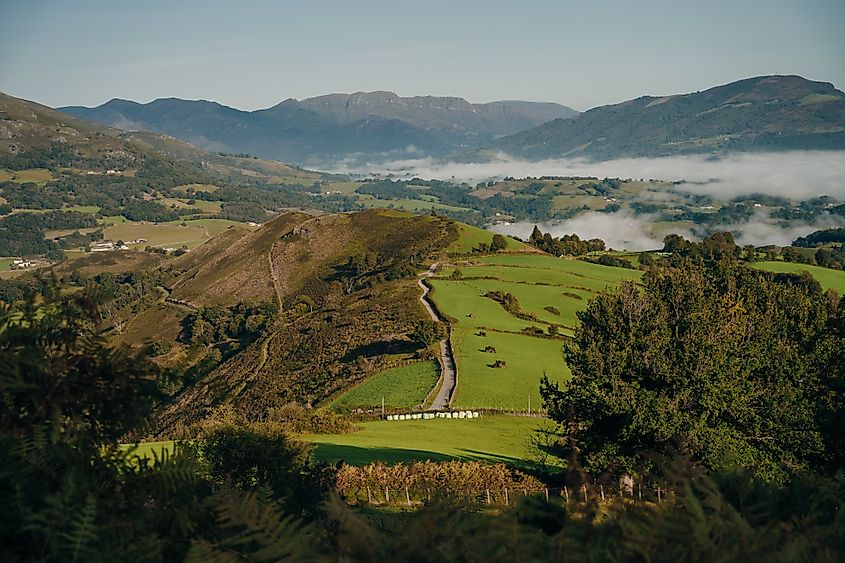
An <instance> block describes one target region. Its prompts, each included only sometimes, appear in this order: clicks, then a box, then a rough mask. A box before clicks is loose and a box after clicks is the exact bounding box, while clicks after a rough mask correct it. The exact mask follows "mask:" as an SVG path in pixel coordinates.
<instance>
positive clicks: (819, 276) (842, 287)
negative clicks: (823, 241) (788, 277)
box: [751, 262, 845, 295]
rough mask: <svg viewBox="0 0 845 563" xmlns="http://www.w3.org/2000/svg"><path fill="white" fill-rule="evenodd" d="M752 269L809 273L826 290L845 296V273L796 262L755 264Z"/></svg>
mask: <svg viewBox="0 0 845 563" xmlns="http://www.w3.org/2000/svg"><path fill="white" fill-rule="evenodd" d="M751 267H753V268H757V269H759V270H766V271H768V272H779V273H785V274H800V273H801V272H808V273H809V274H810V275H812V276H813V277H814V278H816V281H818V282H819V284H821V286H822V287H823V288H824V289H833V290H836V292H837V293H838V294H839V295H845V271H842V270H832V269H830V268H822V267H821V266H811V265H809V264H798V263H795V262H754V263H752V264H751Z"/></svg>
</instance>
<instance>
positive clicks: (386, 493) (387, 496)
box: [384, 487, 390, 503]
mask: <svg viewBox="0 0 845 563" xmlns="http://www.w3.org/2000/svg"><path fill="white" fill-rule="evenodd" d="M384 501H385V502H387V503H389V502H390V489H388V488H387V487H385V488H384Z"/></svg>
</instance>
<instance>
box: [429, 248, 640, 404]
mask: <svg viewBox="0 0 845 563" xmlns="http://www.w3.org/2000/svg"><path fill="white" fill-rule="evenodd" d="M457 267H458V268H459V269H460V270H461V272H462V276H463V277H464V278H468V277H476V278H491V279H460V280H452V279H448V276H449V275H450V274H451V272H452V269H450V268H447V269H445V270H444V271H443V272H441V274H442V275H443V276H446V277H445V278H444V277H441V278H438V279H434V280H432V286H433V287H434V291H433V292H432V294H431V295H432V298H433V299H434V301H435V302H436V303H437V305H438V307H439V308H440V310H441V311H442V312H443V313H444V314H446V315H448V316H449V317H451V318H453V319H455V321H457V323H456V324H455V326H453V330H452V346H453V349H454V352H455V359H456V362H457V364H458V388H457V391H456V393H455V398H454V402H453V404H454V406H455V407H457V408H469V407H471V408H485V407H486V408H496V409H504V410H520V411H524V410H527V408H528V400H529V397H530V400H531V405H532V409H534V410H537V409H540V408H541V407H542V405H541V401H540V396H539V381H540V378H541V377H542V375H543V373H546V374H547V375H548V377H549V379H551V380H552V381H563V380H565V379H566V378H568V377H569V375H570V373H569V370H568V368H567V367H566V365H565V363H564V361H563V356H562V353H561V349H562V345H563V341H562V340H561V339H557V338H555V339H551V338H543V337H538V336H531V335H527V334H523V333H522V332H523V330H524V329H526V328H529V329H539V330H541V331H544V332H546V331H548V327H549V323H553V324H554V325H556V326H557V327H558V331H559V332H560V333H561V334H564V335H566V334H569V335H571V334H572V331H573V330H574V328H575V327H576V326H577V324H578V318H577V316H576V315H577V312H578V311H582V310H584V309H585V308H586V307H587V304H588V302H589V300H590V299H591V298H592V297H593V296H594V295H595V294H596V293H597V292H599V291H603V290H605V289H608V288H614V287H616V286H618V284H619V283H620V281H622V280H626V279H627V280H638V279H639V277H640V275H641V272H640V271H638V270H625V269H621V268H610V267H607V266H599V265H597V264H590V263H587V262H582V261H579V260H566V259H561V258H555V257H553V256H548V255H542V254H529V253H524V254H517V255H501V256H486V257H481V258H475V259H473V258H467V259H466V260H464V261H459V262H458V263H457ZM490 291H503V292H509V293H511V294H513V295H514V296H516V298H517V300H518V301H519V305H520V308H521V309H522V311H523V312H525V313H529V314H534V315H536V317H537V318H538V319H539V320H538V321H531V320H525V319H520V318H518V317H516V316H515V315H512V314H511V313H509V312H507V311H506V310H505V309H504V307H502V305H501V304H499V303H498V302H496V301H493V300H492V299H490V298H488V297H485V296H484V295H485V294H486V293H488V292H490ZM547 308H548V309H547ZM482 334H484V336H482ZM488 347H492V348H493V349H495V352H485V351H484V350H485V348H488ZM496 360H502V361H503V362H504V366H503V367H492V366H493V365H494V364H495V362H496Z"/></svg>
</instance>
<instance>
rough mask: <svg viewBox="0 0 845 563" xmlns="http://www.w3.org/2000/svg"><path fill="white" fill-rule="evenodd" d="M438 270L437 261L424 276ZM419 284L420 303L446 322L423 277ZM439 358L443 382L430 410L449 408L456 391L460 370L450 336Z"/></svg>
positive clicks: (433, 318) (441, 320)
mask: <svg viewBox="0 0 845 563" xmlns="http://www.w3.org/2000/svg"><path fill="white" fill-rule="evenodd" d="M436 270H437V263H436V262H435V263H434V264H432V265H431V267H430V268H429V269H428V271H427V272H426V273H425V274H423V276H424V277H431V276H433V275H434V272H435V271H436ZM417 284H418V285H419V286H420V288H421V289H422V290H423V292H422V295H421V296H420V303H422V304H423V307H425V310H426V311H428V314H429V316H430V317H431V320H433V321H435V322H440V323H445V321H446V319H441V318H440V316H439V315H438V314H437V310H436V309H435V308H434V304H433V303H432V302H431V298H430V297H429V296H428V293H429V291H431V290H430V289H429V287H428V286H427V285H425V284H424V283H423V280H422V278H420V279H419V280H418V281H417ZM439 359H440V374H441V379H442V381H443V383H442V384H441V385H440V389H439V390H438V392H437V396H436V397H434V401H432V403H431V406H430V407H428V410H429V411H443V410H447V409H448V408H449V403H451V401H452V393H454V392H455V385H457V381H458V372H457V370H456V369H455V356H454V355H453V354H452V345H451V343H450V342H449V337H448V336H447V337H446V338H444V339H443V340H441V341H440V357H439Z"/></svg>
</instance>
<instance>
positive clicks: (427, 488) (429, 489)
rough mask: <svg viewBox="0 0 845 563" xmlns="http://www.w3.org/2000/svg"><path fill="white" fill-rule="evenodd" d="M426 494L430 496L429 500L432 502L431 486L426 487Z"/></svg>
mask: <svg viewBox="0 0 845 563" xmlns="http://www.w3.org/2000/svg"><path fill="white" fill-rule="evenodd" d="M425 494H426V496H428V502H431V488H429V487H426V488H425Z"/></svg>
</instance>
